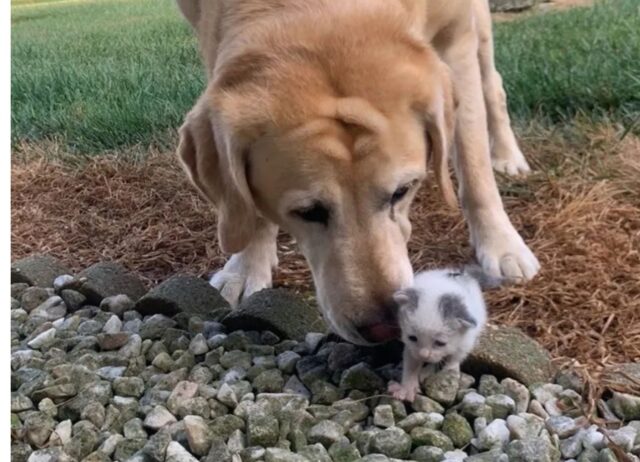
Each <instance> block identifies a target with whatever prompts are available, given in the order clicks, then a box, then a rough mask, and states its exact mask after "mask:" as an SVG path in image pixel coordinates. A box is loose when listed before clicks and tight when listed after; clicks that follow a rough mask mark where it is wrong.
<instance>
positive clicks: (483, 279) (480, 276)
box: [462, 264, 506, 290]
mask: <svg viewBox="0 0 640 462" xmlns="http://www.w3.org/2000/svg"><path fill="white" fill-rule="evenodd" d="M462 272H463V274H465V275H467V276H469V277H471V278H473V279H475V280H476V281H477V282H478V284H479V285H480V288H481V289H482V290H490V289H497V288H498V287H501V286H502V285H504V283H505V282H506V280H505V278H500V277H495V276H490V275H488V274H487V273H485V271H484V270H483V269H482V267H481V266H480V265H476V264H470V265H466V266H465V267H464V269H463V270H462Z"/></svg>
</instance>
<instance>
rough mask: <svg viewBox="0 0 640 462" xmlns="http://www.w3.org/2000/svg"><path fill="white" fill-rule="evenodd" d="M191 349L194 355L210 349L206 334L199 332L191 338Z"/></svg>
mask: <svg viewBox="0 0 640 462" xmlns="http://www.w3.org/2000/svg"><path fill="white" fill-rule="evenodd" d="M189 351H191V353H193V354H194V355H203V354H205V353H207V352H208V351H209V346H208V345H207V340H206V339H205V338H204V335H202V334H198V335H196V336H195V337H193V339H192V340H191V343H189Z"/></svg>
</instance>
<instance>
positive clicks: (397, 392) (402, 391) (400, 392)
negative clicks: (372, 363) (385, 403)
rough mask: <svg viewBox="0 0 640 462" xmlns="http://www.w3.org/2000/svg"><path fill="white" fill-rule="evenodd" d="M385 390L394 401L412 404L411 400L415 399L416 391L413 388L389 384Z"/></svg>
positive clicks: (395, 383) (393, 383)
mask: <svg viewBox="0 0 640 462" xmlns="http://www.w3.org/2000/svg"><path fill="white" fill-rule="evenodd" d="M387 390H388V392H389V393H390V394H391V396H393V397H394V398H395V399H399V400H400V401H409V402H413V400H414V399H416V393H417V391H418V390H417V388H416V387H415V386H404V385H402V384H399V383H397V382H391V383H390V384H389V388H388V389H387Z"/></svg>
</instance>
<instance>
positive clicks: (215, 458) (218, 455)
mask: <svg viewBox="0 0 640 462" xmlns="http://www.w3.org/2000/svg"><path fill="white" fill-rule="evenodd" d="M231 460H232V459H231V453H230V452H229V449H228V448H227V445H226V444H225V442H224V441H223V440H222V439H220V438H214V439H213V440H211V449H210V450H209V454H208V455H207V457H206V458H205V459H204V462H231Z"/></svg>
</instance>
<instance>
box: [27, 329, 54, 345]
mask: <svg viewBox="0 0 640 462" xmlns="http://www.w3.org/2000/svg"><path fill="white" fill-rule="evenodd" d="M55 339H56V330H55V329H54V328H51V329H49V330H45V331H44V332H42V333H40V334H38V335H37V336H36V337H35V338H34V339H32V340H31V341H30V342H29V343H27V345H29V347H31V348H33V349H34V350H39V349H41V348H45V347H47V346H49V345H51V344H52V343H53V342H54V341H55Z"/></svg>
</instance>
